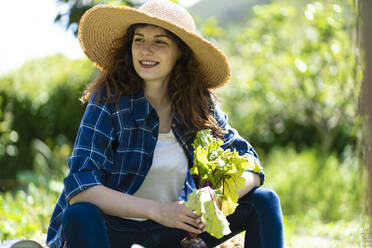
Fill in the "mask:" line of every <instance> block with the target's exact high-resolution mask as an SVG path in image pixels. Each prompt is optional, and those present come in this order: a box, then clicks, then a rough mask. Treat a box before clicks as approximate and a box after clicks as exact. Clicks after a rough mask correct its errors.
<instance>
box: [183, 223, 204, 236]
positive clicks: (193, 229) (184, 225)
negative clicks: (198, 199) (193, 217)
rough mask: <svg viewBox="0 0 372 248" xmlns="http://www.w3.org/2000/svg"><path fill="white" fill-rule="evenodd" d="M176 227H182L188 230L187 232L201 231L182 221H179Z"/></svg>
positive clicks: (198, 232)
mask: <svg viewBox="0 0 372 248" xmlns="http://www.w3.org/2000/svg"><path fill="white" fill-rule="evenodd" d="M178 228H181V229H183V230H185V231H188V232H191V233H196V234H200V233H202V231H201V230H200V229H198V228H195V227H193V226H190V225H188V224H185V223H182V222H180V223H179V226H178Z"/></svg>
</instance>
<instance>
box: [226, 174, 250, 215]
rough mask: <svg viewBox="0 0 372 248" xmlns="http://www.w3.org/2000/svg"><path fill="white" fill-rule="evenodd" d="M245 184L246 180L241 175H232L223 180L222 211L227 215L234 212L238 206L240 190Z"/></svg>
mask: <svg viewBox="0 0 372 248" xmlns="http://www.w3.org/2000/svg"><path fill="white" fill-rule="evenodd" d="M244 186H245V180H244V178H243V177H241V176H236V175H232V176H230V177H229V178H227V179H224V180H223V195H224V197H223V198H222V204H221V205H222V206H221V210H222V212H223V213H224V214H225V215H226V216H227V215H230V214H232V213H234V211H235V208H236V207H237V206H238V204H237V202H238V200H239V195H238V190H239V189H241V188H243V187H244Z"/></svg>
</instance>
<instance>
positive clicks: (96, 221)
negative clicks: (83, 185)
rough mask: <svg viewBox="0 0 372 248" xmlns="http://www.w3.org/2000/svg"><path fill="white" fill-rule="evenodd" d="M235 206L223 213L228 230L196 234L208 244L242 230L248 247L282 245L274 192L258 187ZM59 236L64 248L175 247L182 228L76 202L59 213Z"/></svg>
mask: <svg viewBox="0 0 372 248" xmlns="http://www.w3.org/2000/svg"><path fill="white" fill-rule="evenodd" d="M238 203H239V206H238V207H237V208H236V210H235V212H234V213H233V214H232V215H229V216H228V217H227V220H228V221H229V222H230V229H231V232H232V233H231V234H229V235H226V236H225V237H223V238H221V239H216V238H214V237H212V236H210V235H209V234H208V233H206V232H205V233H202V234H200V235H199V237H200V238H202V239H203V240H204V241H205V243H206V244H207V246H208V247H214V246H217V245H219V244H221V243H222V242H224V241H225V240H227V239H229V238H231V237H232V236H234V235H236V234H238V233H240V232H242V231H246V232H245V245H244V247H249V248H282V247H283V221H282V213H281V208H280V201H279V198H278V196H277V195H276V193H275V192H273V191H272V190H269V189H266V188H263V187H259V188H255V189H253V190H252V191H251V192H249V193H248V194H246V195H245V196H243V197H242V198H240V199H239V202H238ZM62 226H63V236H64V239H65V240H66V244H67V247H68V248H75V247H79V248H88V247H89V248H90V247H92V248H93V247H101V248H109V247H111V248H119V247H120V248H123V247H131V245H132V244H135V243H136V244H140V245H142V246H144V247H146V248H150V247H179V243H180V241H181V240H182V239H183V238H184V237H185V235H186V231H184V230H181V229H176V228H169V227H165V226H163V225H161V224H159V223H156V222H154V221H151V220H147V221H143V222H141V221H134V220H128V219H123V218H119V217H114V216H108V215H104V214H103V213H102V211H101V210H100V209H99V208H98V207H96V206H95V205H93V204H91V203H87V202H79V203H75V204H73V205H70V206H68V207H67V208H66V209H65V211H64V213H63V220H62Z"/></svg>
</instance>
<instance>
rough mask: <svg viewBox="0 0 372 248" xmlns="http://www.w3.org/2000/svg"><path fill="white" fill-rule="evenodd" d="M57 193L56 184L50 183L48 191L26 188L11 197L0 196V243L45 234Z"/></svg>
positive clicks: (6, 195)
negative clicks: (0, 241)
mask: <svg viewBox="0 0 372 248" xmlns="http://www.w3.org/2000/svg"><path fill="white" fill-rule="evenodd" d="M60 189H61V184H60V183H57V182H54V181H50V182H49V187H48V190H47V189H46V188H44V187H36V186H35V185H34V184H30V185H29V186H28V187H27V188H26V189H25V190H18V191H16V192H15V193H14V194H12V193H11V192H9V191H8V192H6V193H0V240H7V239H12V238H21V237H23V238H31V237H32V236H33V235H36V234H37V233H41V232H42V233H46V231H47V228H48V224H49V220H50V216H51V214H52V211H53V208H54V204H55V202H56V201H57V197H58V194H59V193H60V192H59V190H60Z"/></svg>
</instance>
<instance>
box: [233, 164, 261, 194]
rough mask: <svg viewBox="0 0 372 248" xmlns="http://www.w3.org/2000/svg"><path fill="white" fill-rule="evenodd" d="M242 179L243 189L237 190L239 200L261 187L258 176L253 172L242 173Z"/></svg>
mask: <svg viewBox="0 0 372 248" xmlns="http://www.w3.org/2000/svg"><path fill="white" fill-rule="evenodd" d="M243 177H244V179H245V187H244V188H241V189H240V190H238V195H239V198H241V197H242V196H244V195H245V194H247V193H248V192H249V191H251V190H252V189H253V188H255V187H258V186H260V185H261V179H260V176H259V175H257V174H256V173H253V172H249V171H247V172H244V173H243Z"/></svg>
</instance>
